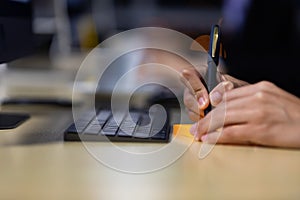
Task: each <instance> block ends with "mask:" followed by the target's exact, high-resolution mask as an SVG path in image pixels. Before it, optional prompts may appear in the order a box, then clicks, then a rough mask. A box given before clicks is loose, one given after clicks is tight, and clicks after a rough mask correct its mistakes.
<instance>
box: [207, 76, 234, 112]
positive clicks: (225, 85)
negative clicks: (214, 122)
mask: <svg viewBox="0 0 300 200" xmlns="http://www.w3.org/2000/svg"><path fill="white" fill-rule="evenodd" d="M233 87H234V86H233V83H232V82H230V81H223V82H221V83H219V84H218V85H217V86H216V87H215V88H214V89H213V90H212V91H211V93H210V94H209V99H210V102H211V104H212V105H213V106H217V105H218V104H219V103H221V102H222V100H223V95H224V93H225V92H226V91H229V90H232V89H233Z"/></svg>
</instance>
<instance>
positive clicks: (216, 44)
mask: <svg viewBox="0 0 300 200" xmlns="http://www.w3.org/2000/svg"><path fill="white" fill-rule="evenodd" d="M208 53H209V55H210V56H211V58H212V59H213V61H214V62H215V64H216V66H218V64H219V53H220V27H219V25H213V26H212V29H211V33H210V44H209V52H208Z"/></svg>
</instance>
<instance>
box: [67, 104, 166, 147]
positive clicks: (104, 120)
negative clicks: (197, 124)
mask: <svg viewBox="0 0 300 200" xmlns="http://www.w3.org/2000/svg"><path fill="white" fill-rule="evenodd" d="M94 113H95V112H88V113H84V114H82V116H80V117H79V119H78V120H77V121H76V125H75V123H73V124H72V125H71V126H70V127H69V128H68V129H67V130H66V131H65V140H66V141H80V140H82V141H108V140H109V141H112V142H122V141H124V142H163V143H167V142H169V141H170V138H171V134H170V133H171V126H170V124H169V115H167V116H162V115H161V113H159V112H152V113H151V115H152V117H151V118H152V120H150V117H149V113H148V112H147V111H145V110H142V109H141V110H137V109H135V110H130V111H129V114H127V115H125V114H122V113H117V114H118V118H119V117H121V118H119V119H121V123H120V124H119V125H118V123H117V122H116V121H115V118H114V117H113V114H112V112H111V110H108V109H99V110H98V112H97V114H96V116H95V114H94ZM114 114H116V113H115V112H114Z"/></svg>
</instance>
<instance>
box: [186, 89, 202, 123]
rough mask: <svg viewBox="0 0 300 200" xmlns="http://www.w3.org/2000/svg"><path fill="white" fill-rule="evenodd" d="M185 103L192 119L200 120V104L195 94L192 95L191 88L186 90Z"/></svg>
mask: <svg viewBox="0 0 300 200" xmlns="http://www.w3.org/2000/svg"><path fill="white" fill-rule="evenodd" d="M183 101H184V105H185V106H186V109H187V112H188V115H189V118H190V119H191V120H192V121H194V122H195V121H198V120H199V119H200V108H199V104H198V102H197V100H196V98H195V96H194V95H192V94H191V93H190V91H189V89H187V88H186V89H185V90H184V96H183Z"/></svg>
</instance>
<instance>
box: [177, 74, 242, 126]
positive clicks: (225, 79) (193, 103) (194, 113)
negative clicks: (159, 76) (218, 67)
mask: <svg viewBox="0 0 300 200" xmlns="http://www.w3.org/2000/svg"><path fill="white" fill-rule="evenodd" d="M220 78H221V80H220V81H221V82H220V83H219V84H218V85H217V86H216V87H215V88H214V90H213V91H212V92H211V93H210V94H208V91H207V90H206V88H205V86H204V81H203V78H202V76H201V74H200V73H199V72H198V71H197V70H196V69H191V68H190V69H184V70H183V71H182V82H183V83H184V84H185V85H186V88H185V90H184V104H185V106H186V109H187V112H188V115H189V118H190V119H191V120H192V121H194V122H196V121H199V120H200V118H202V117H204V110H205V109H206V108H207V107H208V105H209V103H211V104H212V105H213V106H217V105H218V104H219V103H220V102H221V100H222V96H223V93H224V92H225V91H228V90H231V89H233V88H234V87H240V86H242V85H246V84H248V83H246V82H244V81H241V80H238V79H236V78H233V77H231V76H229V75H220Z"/></svg>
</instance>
